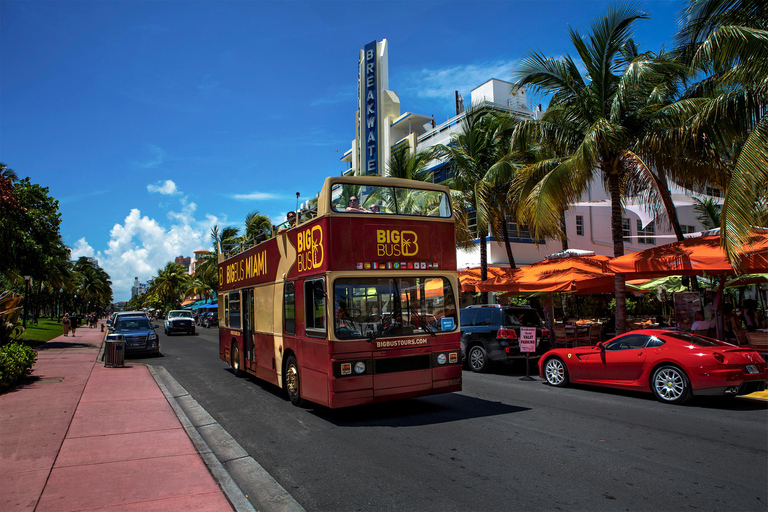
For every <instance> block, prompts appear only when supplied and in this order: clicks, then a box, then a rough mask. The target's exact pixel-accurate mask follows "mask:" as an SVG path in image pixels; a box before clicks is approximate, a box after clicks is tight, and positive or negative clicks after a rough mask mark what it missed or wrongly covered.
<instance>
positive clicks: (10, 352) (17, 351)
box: [0, 343, 37, 391]
mask: <svg viewBox="0 0 768 512" xmlns="http://www.w3.org/2000/svg"><path fill="white" fill-rule="evenodd" d="M36 360H37V352H35V351H34V350H33V349H32V348H31V347H28V346H26V345H22V344H20V343H11V344H10V345H5V346H3V347H0V391H5V390H6V389H8V388H10V387H12V386H13V385H15V384H16V383H17V382H18V381H19V380H21V379H22V378H23V377H24V376H26V375H29V374H30V373H31V370H32V365H33V364H35V361H36Z"/></svg>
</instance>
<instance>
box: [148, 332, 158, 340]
mask: <svg viewBox="0 0 768 512" xmlns="http://www.w3.org/2000/svg"><path fill="white" fill-rule="evenodd" d="M148 339H149V340H156V339H157V333H154V332H151V333H149V338H148Z"/></svg>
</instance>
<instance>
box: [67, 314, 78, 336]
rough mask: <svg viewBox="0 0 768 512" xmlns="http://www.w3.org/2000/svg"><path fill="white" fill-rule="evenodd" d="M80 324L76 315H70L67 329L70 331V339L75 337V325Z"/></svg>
mask: <svg viewBox="0 0 768 512" xmlns="http://www.w3.org/2000/svg"><path fill="white" fill-rule="evenodd" d="M79 323H80V317H79V316H77V314H75V313H72V316H70V317H69V328H70V329H72V337H73V338H74V337H75V329H77V325H78V324H79Z"/></svg>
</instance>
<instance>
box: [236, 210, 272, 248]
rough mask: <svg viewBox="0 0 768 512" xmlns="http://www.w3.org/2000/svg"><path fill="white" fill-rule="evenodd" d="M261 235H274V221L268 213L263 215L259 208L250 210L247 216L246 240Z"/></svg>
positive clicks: (244, 236)
mask: <svg viewBox="0 0 768 512" xmlns="http://www.w3.org/2000/svg"><path fill="white" fill-rule="evenodd" d="M265 235H266V236H265ZM259 236H262V237H265V238H269V237H271V236H272V221H271V220H270V219H269V217H267V216H266V215H261V213H259V210H254V211H252V212H250V213H249V214H248V215H246V217H245V234H244V235H243V238H244V239H245V240H244V241H248V240H256V239H257V238H259Z"/></svg>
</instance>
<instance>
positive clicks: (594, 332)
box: [582, 324, 603, 345]
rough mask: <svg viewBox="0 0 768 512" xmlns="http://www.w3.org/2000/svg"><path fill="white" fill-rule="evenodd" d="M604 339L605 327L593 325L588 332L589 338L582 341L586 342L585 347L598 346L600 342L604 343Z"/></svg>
mask: <svg viewBox="0 0 768 512" xmlns="http://www.w3.org/2000/svg"><path fill="white" fill-rule="evenodd" d="M602 337H603V326H602V325H600V324H592V325H590V326H589V331H587V337H586V338H582V339H583V340H584V341H586V343H585V345H597V343H598V342H599V341H602Z"/></svg>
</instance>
